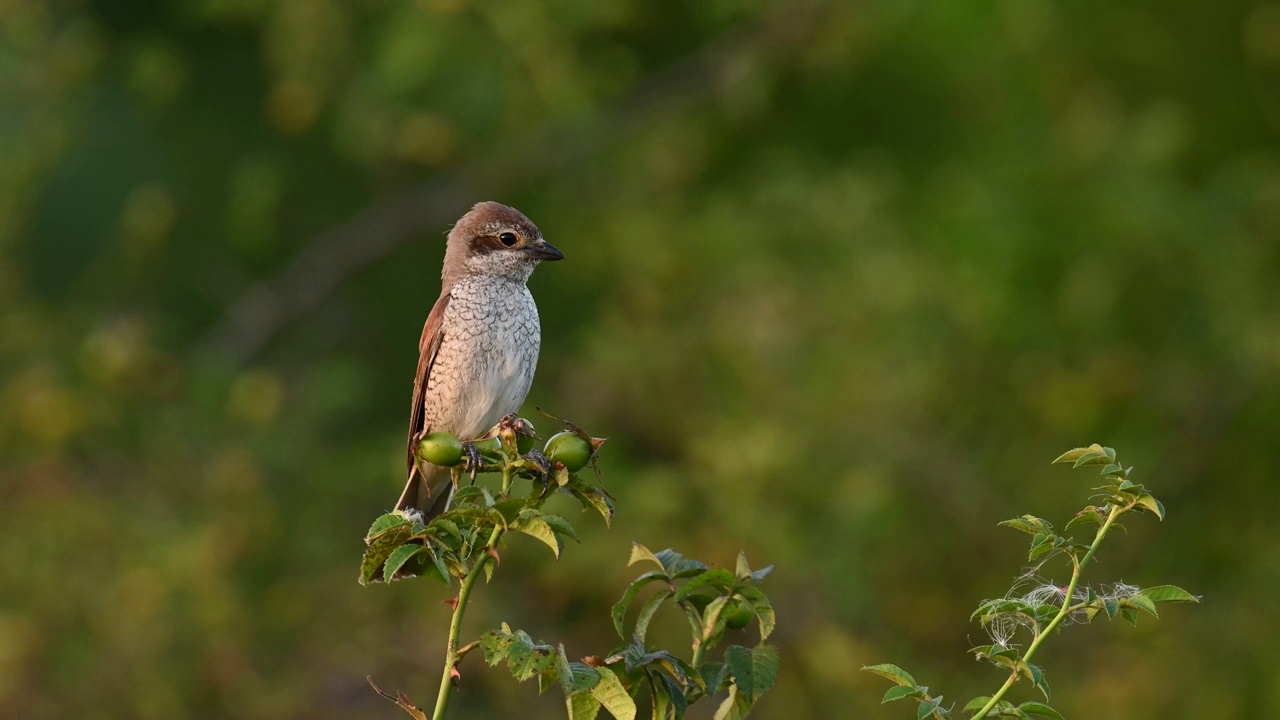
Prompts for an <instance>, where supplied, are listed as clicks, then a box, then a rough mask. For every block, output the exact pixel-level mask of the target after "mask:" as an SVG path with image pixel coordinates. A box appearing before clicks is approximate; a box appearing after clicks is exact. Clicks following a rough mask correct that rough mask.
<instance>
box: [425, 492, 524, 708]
mask: <svg viewBox="0 0 1280 720" xmlns="http://www.w3.org/2000/svg"><path fill="white" fill-rule="evenodd" d="M510 491H511V468H510V466H506V467H503V469H502V494H503V495H504V496H505V495H506V494H507V493H509V492H510ZM502 531H503V527H502V526H501V525H495V526H494V528H493V532H492V533H490V534H489V542H488V543H486V544H485V548H486V549H487V552H485V554H483V555H481V556H480V559H479V560H477V561H476V564H475V565H472V566H471V570H470V571H469V572H467V575H466V577H464V578H463V579H462V588H461V589H460V590H458V599H457V601H456V602H455V603H454V606H453V619H452V620H450V621H449V644H448V645H447V646H446V648H445V654H444V672H443V674H442V675H441V677H440V690H439V692H437V693H436V709H435V712H433V713H432V714H431V720H444V714H445V710H446V709H447V708H448V707H449V693H450V691H451V690H453V675H454V672H455V671H456V668H457V667H458V661H459V660H461V659H462V655H463V653H460V652H458V636H459V635H461V634H462V616H463V614H464V613H466V610H467V601H468V600H469V599H470V598H471V589H472V588H474V587H475V584H476V580H478V579H479V578H480V575H481V574H482V573H484V568H485V566H486V565H487V564H488V563H489V561H490V560H492V559H493V558H494V555H495V552H496V550H497V547H498V541H499V540H501V539H502Z"/></svg>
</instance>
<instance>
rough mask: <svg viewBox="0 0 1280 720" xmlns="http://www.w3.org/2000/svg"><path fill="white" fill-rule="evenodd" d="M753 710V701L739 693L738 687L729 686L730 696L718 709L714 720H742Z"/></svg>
mask: <svg viewBox="0 0 1280 720" xmlns="http://www.w3.org/2000/svg"><path fill="white" fill-rule="evenodd" d="M750 710H751V701H750V700H747V699H746V698H745V697H744V696H743V695H742V694H741V693H739V692H738V686H737V685H730V686H729V696H728V697H726V698H725V699H724V702H722V703H720V707H718V708H716V714H715V717H714V718H713V720H742V719H743V718H745V717H746V716H747V712H748V711H750Z"/></svg>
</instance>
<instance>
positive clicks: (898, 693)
mask: <svg viewBox="0 0 1280 720" xmlns="http://www.w3.org/2000/svg"><path fill="white" fill-rule="evenodd" d="M920 695H921V693H920V691H919V690H918V689H916V688H913V687H907V686H906V685H894V686H893V687H891V688H889V689H888V690H886V691H885V693H884V697H883V698H881V699H880V704H881V705H883V704H885V703H887V702H893V701H894V700H901V699H902V698H905V697H920Z"/></svg>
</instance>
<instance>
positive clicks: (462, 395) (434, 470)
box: [396, 202, 564, 521]
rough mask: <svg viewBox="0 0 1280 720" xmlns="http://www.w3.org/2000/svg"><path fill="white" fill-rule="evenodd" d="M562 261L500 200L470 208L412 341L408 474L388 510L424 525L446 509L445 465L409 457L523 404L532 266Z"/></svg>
mask: <svg viewBox="0 0 1280 720" xmlns="http://www.w3.org/2000/svg"><path fill="white" fill-rule="evenodd" d="M563 259H564V253H562V252H560V250H558V249H557V248H556V247H555V246H553V245H551V244H550V243H548V242H547V241H546V240H544V239H543V237H542V232H541V231H540V230H538V226H537V225H534V224H533V221H531V220H530V219H529V218H527V217H525V215H524V214H523V213H521V212H520V211H519V210H516V209H515V208H513V207H509V206H507V205H503V204H501V203H497V202H481V203H478V204H476V205H475V206H474V207H472V208H471V210H469V211H468V212H467V213H466V214H465V215H463V216H462V217H461V218H460V219H459V220H458V221H457V222H456V223H454V225H453V228H452V229H451V230H450V231H449V235H448V239H447V241H446V244H445V254H444V265H443V268H442V270H441V273H440V297H439V299H438V300H436V303H435V305H434V306H433V307H432V308H431V312H430V314H428V315H427V321H426V323H425V324H424V325H423V327H422V337H421V339H419V341H418V370H417V374H416V376H415V377H414V381H413V402H412V407H411V410H410V419H409V440H408V453H407V456H408V457H407V459H408V473H409V477H408V480H407V481H406V483H405V486H404V492H403V493H401V495H400V500H399V501H398V502H397V503H396V510H400V511H406V512H413V511H417V512H419V513H421V514H422V516H423V519H424V521H428V520H430V519H431V518H433V517H436V516H438V515H440V514H441V513H443V512H444V511H445V510H447V509H448V508H449V502H450V500H451V499H452V497H453V491H454V483H453V478H452V475H451V472H450V470H449V468H446V467H440V466H437V465H431V464H428V463H425V462H423V463H420V462H418V461H417V459H416V458H415V452H414V451H415V450H416V448H417V445H418V442H419V440H420V439H421V438H422V437H423V436H424V435H426V434H427V433H428V432H434V431H445V432H449V433H452V434H453V435H454V436H456V437H458V438H460V439H462V440H471V439H475V438H477V437H479V436H480V435H481V434H482V433H484V432H485V431H486V430H488V429H489V428H491V427H493V426H494V425H495V424H496V423H497V422H498V421H499V420H500V419H502V418H503V417H505V416H506V415H508V414H510V413H514V412H516V411H518V410H519V409H520V406H521V405H522V404H524V399H525V396H526V395H528V393H529V387H530V386H531V385H532V384H533V375H534V372H535V370H536V369H537V365H538V351H539V348H540V345H541V342H542V327H541V322H540V320H539V318H538V306H537V305H536V304H535V303H534V301H533V295H532V293H530V292H529V287H528V285H527V283H528V281H529V277H530V276H531V275H532V274H533V271H534V268H536V267H537V266H538V264H539V263H542V262H549V261H556V260H563Z"/></svg>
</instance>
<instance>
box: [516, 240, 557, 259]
mask: <svg viewBox="0 0 1280 720" xmlns="http://www.w3.org/2000/svg"><path fill="white" fill-rule="evenodd" d="M525 252H526V253H528V255H529V257H532V258H537V259H538V260H546V261H555V260H563V259H564V253H562V252H560V251H559V250H558V249H556V246H555V245H552V244H551V243H549V242H546V241H545V240H544V241H543V242H540V243H538V244H537V245H534V246H533V247H531V248H528V249H526V250H525Z"/></svg>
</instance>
